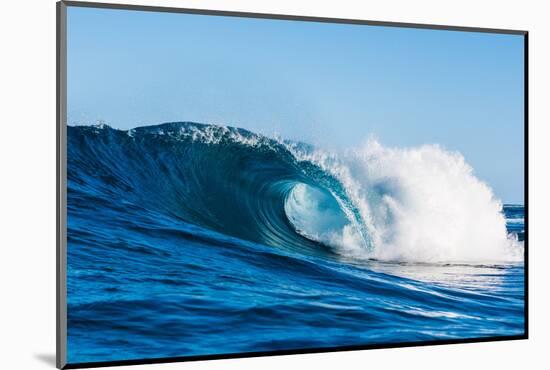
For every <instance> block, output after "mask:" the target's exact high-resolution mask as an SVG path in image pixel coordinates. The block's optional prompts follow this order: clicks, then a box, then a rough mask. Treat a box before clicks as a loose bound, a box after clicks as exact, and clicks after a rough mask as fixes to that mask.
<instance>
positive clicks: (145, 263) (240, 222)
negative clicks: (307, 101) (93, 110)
mask: <svg viewBox="0 0 550 370" xmlns="http://www.w3.org/2000/svg"><path fill="white" fill-rule="evenodd" d="M298 153H302V154H303V155H301V156H300V155H298ZM314 153H315V152H314V148H313V147H311V146H309V145H307V144H304V143H293V142H289V141H285V140H275V139H269V138H266V137H264V136H261V135H256V134H253V133H251V132H248V131H246V130H242V129H235V128H226V127H219V126H208V125H200V124H194V123H169V124H163V125H159V126H149V127H142V128H136V129H133V130H129V131H121V130H115V129H112V128H110V127H108V126H86V127H84V126H79V127H68V256H67V258H68V273H67V284H68V361H69V363H83V362H96V361H116V360H132V359H144V358H158V357H176V356H194V355H208V354H228V353H240V352H255V351H272V350H292V349H304V348H324V347H326V348H330V347H337V346H349V345H366V344H384V343H398V342H411V341H425V340H436V339H456V338H479V337H487V336H504V335H519V334H523V332H524V267H523V261H522V260H521V259H503V260H502V261H489V262H488V261H476V260H472V258H470V257H471V255H467V254H464V255H460V254H457V253H456V251H455V249H456V248H455V246H454V245H450V246H448V250H449V251H451V250H452V251H453V253H454V254H453V255H455V256H456V255H458V256H461V257H463V259H464V261H461V260H454V261H441V260H437V259H435V260H434V258H432V257H433V256H432V257H430V258H428V257H426V258H424V257H422V256H431V255H430V254H428V255H427V254H426V251H424V250H423V249H419V250H418V251H413V252H412V253H410V254H407V253H403V252H402V251H400V252H399V253H397V254H395V256H397V257H391V258H380V256H388V254H384V253H381V254H377V253H375V249H376V243H377V239H376V238H375V237H374V236H373V235H374V232H373V230H374V229H373V226H372V222H370V221H369V219H367V216H366V213H365V212H364V210H363V208H362V206H361V204H360V202H358V201H357V194H356V192H354V191H352V189H350V186H352V184H353V182H351V181H344V180H345V179H347V178H348V177H349V176H348V177H346V176H347V175H346V174H347V172H345V171H342V170H339V171H330V169H329V168H328V167H327V166H326V165H324V164H326V163H327V162H326V161H325V162H320V161H316V160H315V158H317V157H318V156H315V155H313V154H314ZM382 185H383V186H382ZM398 185H399V184H393V183H389V182H388V181H384V182H380V183H376V184H373V189H376V191H373V193H374V195H372V196H371V198H369V201H370V202H371V203H373V202H375V201H381V199H383V198H384V197H383V196H382V195H383V194H390V193H391V194H395V193H397V190H395V189H396V188H398V187H399V186H398ZM472 216H475V215H472ZM393 217H394V218H396V217H397V216H395V215H394V216H393ZM495 217H496V221H495V225H497V226H498V222H497V221H498V220H500V219H499V217H502V220H505V223H503V227H505V229H506V230H505V233H507V234H508V235H507V236H506V240H510V244H511V245H513V246H515V248H522V242H523V234H524V208H523V206H521V205H504V206H503V208H502V210H501V213H500V214H499V215H496V216H495ZM385 220H386V222H387V225H390V224H391V225H393V224H394V223H395V224H397V221H396V220H394V219H393V218H392V217H386V218H385ZM388 220H389V221H388ZM418 222H419V223H420V215H419V220H418ZM503 222H504V221H503ZM387 225H386V226H387ZM399 225H400V226H399V227H401V228H402V229H405V230H409V229H408V228H405V226H403V224H402V223H400V224H399ZM413 225H414V220H413ZM488 225H489V224H488ZM491 225H492V224H491ZM487 227H489V226H487ZM491 227H492V226H491ZM472 228H475V227H474V226H472ZM387 229H388V227H386V228H385V229H384V230H386V231H385V233H382V232H381V233H380V235H387V234H388V232H387ZM412 230H415V228H414V227H413V228H412ZM437 231H438V230H433V232H434V233H435V232H437ZM403 232H404V231H402V232H400V235H401V234H403ZM408 232H409V234H405V235H417V234H414V233H412V232H410V231H408ZM491 235H492V234H491ZM449 237H451V236H449ZM349 245H353V246H355V247H357V248H356V249H353V248H352V249H350V250H349V253H347V251H348V249H346V248H347V247H348V246H349ZM343 250H344V251H346V253H343ZM357 250H359V251H360V253H363V251H364V258H360V256H358V252H357ZM396 250H400V249H399V248H396ZM399 256H403V258H399ZM411 256H412V258H411ZM416 256H417V257H418V258H414V257H416ZM459 259H460V258H459Z"/></svg>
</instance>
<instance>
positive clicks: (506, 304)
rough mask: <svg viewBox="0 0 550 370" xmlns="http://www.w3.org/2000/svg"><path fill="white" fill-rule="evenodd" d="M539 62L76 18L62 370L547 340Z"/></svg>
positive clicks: (486, 50)
mask: <svg viewBox="0 0 550 370" xmlns="http://www.w3.org/2000/svg"><path fill="white" fill-rule="evenodd" d="M526 60H527V32H524V31H513V30H494V29H477V28H461V27H451V26H430V25H417V24H399V23H384V22H374V21H361V20H347V19H327V18H312V17H300V16H284V15H271V14H251V13H233V12H221V11H211V10H194V9H175V8H157V7H143V6H131V5H113V4H99V3H83V2H82V3H81V2H61V3H58V102H57V105H58V230H57V234H58V266H57V268H58V281H57V288H58V317H57V319H58V337H57V340H58V343H57V346H58V355H57V356H58V357H57V360H58V367H60V368H76V367H91V366H109V365H122V364H141V363H154V362H169V361H186V360H197V359H214V358H230V357H249V356H263V355H274V354H298V353H313V352H326V351H341V350H356V349H371V348H387V347H403V346H416V345H427V344H430V345H434V344H450V343H464V342H478V341H492V340H509V339H524V338H527V309H526V307H527V306H526V305H527V300H526V293H527V292H526V281H527V273H526V272H527V266H526V262H527V258H526V255H527V223H526V216H527V213H526V207H527V202H526V200H527V196H526V190H527V187H526V180H527V176H526V172H527V157H526V155H527V136H526V131H527V111H526V109H527V94H526V91H527V90H526V88H527V63H526Z"/></svg>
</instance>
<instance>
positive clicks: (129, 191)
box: [68, 122, 522, 262]
mask: <svg viewBox="0 0 550 370" xmlns="http://www.w3.org/2000/svg"><path fill="white" fill-rule="evenodd" d="M68 134H69V135H68V137H69V141H70V145H69V155H68V159H69V161H70V162H71V163H70V166H69V172H68V176H69V186H70V187H71V186H72V189H73V191H78V190H79V189H81V190H84V189H88V190H90V189H93V191H94V192H96V193H97V192H100V193H101V192H103V193H105V194H109V195H113V194H118V195H119V196H120V198H121V199H126V200H128V201H131V202H135V203H136V204H141V205H143V206H145V207H147V208H148V209H150V210H151V211H155V212H158V213H160V214H165V215H167V216H168V217H173V218H176V219H180V220H183V221H185V222H189V223H191V224H196V225H199V226H201V227H205V228H208V229H212V230H215V231H217V232H219V233H222V234H226V235H228V236H233V237H237V238H241V239H244V240H248V241H252V242H257V243H261V244H264V245H269V246H273V247H277V248H284V249H289V250H293V251H300V252H306V253H315V254H319V253H321V254H325V255H326V254H327V253H328V254H329V255H330V254H333V255H334V254H336V255H344V256H347V257H352V258H359V259H372V258H374V259H381V260H390V261H415V262H449V261H454V262H474V261H475V262H479V261H517V260H521V255H522V249H521V248H522V245H521V243H518V242H514V241H512V240H510V238H508V237H507V223H506V219H505V217H504V215H503V213H502V209H503V207H502V204H501V202H500V201H498V200H497V199H496V198H495V197H494V194H493V193H492V191H491V189H490V187H489V186H488V185H487V184H485V183H483V182H482V181H480V180H478V179H477V178H476V177H475V175H474V172H473V169H472V168H471V167H470V166H469V165H468V164H467V163H466V161H465V160H464V157H463V156H462V155H460V154H459V153H454V152H449V151H446V150H444V149H443V148H441V147H440V146H437V145H431V146H422V147H418V148H407V149H402V148H386V147H383V146H382V145H380V144H379V143H378V142H376V141H372V140H371V141H368V142H367V143H366V144H365V145H364V146H363V147H361V148H358V149H356V150H348V151H347V152H345V153H332V152H327V151H323V150H320V149H318V148H314V147H312V146H310V145H307V144H304V143H296V142H290V141H283V140H278V139H272V138H268V137H265V136H262V135H258V134H255V133H252V132H250V131H247V130H244V129H240V128H234V127H224V126H216V125H203V124H198V123H191V122H175V123H166V124H162V125H156V126H147V127H138V128H135V129H131V130H128V131H122V130H115V129H112V128H110V127H108V126H102V127H99V126H79V127H69V129H68ZM511 223H512V222H511V221H509V222H508V224H509V225H510V224H511Z"/></svg>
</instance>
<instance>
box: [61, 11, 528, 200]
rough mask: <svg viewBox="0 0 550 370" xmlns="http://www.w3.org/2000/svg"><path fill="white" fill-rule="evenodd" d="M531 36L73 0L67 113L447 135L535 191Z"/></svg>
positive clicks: (336, 140) (307, 137) (481, 165)
mask: <svg viewBox="0 0 550 370" xmlns="http://www.w3.org/2000/svg"><path fill="white" fill-rule="evenodd" d="M523 83H524V82H523V37H522V36H518V35H497V34H483V33H471V32H456V31H435V30H420V29H410V28H393V27H375V26H360V25H342V24H327V23H311V22H296V21H281V20H265V19H264V20H259V19H250V18H232V17H218V16H204V15H186V14H171V13H153V12H141V11H125V10H109V9H93V8H76V7H69V9H68V120H69V124H94V123H97V121H99V120H103V121H105V122H106V123H107V124H109V125H111V126H113V127H117V128H125V129H126V128H131V127H136V126H142V125H150V124H157V123H162V122H168V121H196V122H203V123H216V124H227V125H232V126H238V127H243V128H247V129H249V130H252V131H255V132H260V133H264V134H268V135H269V134H274V133H277V134H280V135H281V136H283V137H285V138H291V139H299V140H303V141H307V142H311V143H313V144H317V145H321V146H331V147H337V148H341V147H352V146H356V145H359V144H360V143H361V142H363V141H364V140H365V139H366V138H368V137H369V136H371V135H374V136H376V137H377V138H378V139H379V140H380V141H381V142H382V143H383V144H384V145H389V146H416V145H421V144H428V143H438V144H441V145H442V146H444V147H445V148H447V149H450V150H458V151H460V152H461V153H462V154H463V155H464V156H465V158H466V160H467V161H468V162H469V163H470V164H471V165H472V166H473V167H474V169H475V172H476V175H477V176H478V177H480V178H481V179H483V180H484V181H486V182H488V183H489V184H490V185H491V187H492V188H493V189H494V190H495V192H496V194H497V196H498V197H499V198H501V199H502V200H503V201H504V202H519V203H521V202H522V200H523V189H524V183H523V173H524V172H523V171H524V168H523V162H524V158H523V140H524V137H523V87H524V85H523Z"/></svg>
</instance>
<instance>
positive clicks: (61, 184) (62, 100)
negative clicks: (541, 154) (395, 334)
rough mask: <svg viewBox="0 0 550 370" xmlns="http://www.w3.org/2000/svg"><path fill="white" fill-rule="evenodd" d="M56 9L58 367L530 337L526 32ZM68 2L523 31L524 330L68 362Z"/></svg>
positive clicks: (64, 5)
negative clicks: (499, 333) (517, 332)
mask: <svg viewBox="0 0 550 370" xmlns="http://www.w3.org/2000/svg"><path fill="white" fill-rule="evenodd" d="M56 5H57V6H56V11H57V40H56V41H57V63H56V73H57V85H56V88H57V94H56V98H57V99H56V112H57V117H56V118H57V146H56V150H57V152H56V169H57V172H56V174H57V175H56V176H57V188H56V189H57V191H56V198H57V199H56V200H57V215H56V216H57V218H56V220H57V222H56V230H57V233H56V235H57V250H56V252H57V253H56V292H57V301H56V302H57V310H56V366H57V368H59V369H79V368H93V367H105V366H124V365H142V364H158V363H170V362H184V361H201V360H218V359H231V358H247V357H264V356H280V355H296V354H309V353H322V352H342V351H357V350H366V349H382V348H402V347H421V346H433V345H445V344H461V343H481V342H497V341H507V340H519V339H528V338H529V334H528V332H529V305H528V304H529V299H528V297H529V258H528V257H529V254H528V252H529V247H528V240H529V206H528V204H529V202H528V198H529V196H528V194H529V190H528V189H529V177H528V174H529V161H528V157H529V145H528V144H529V130H528V121H529V114H528V113H529V48H528V46H529V37H528V36H529V32H528V31H524V30H511V29H494V28H477V27H460V26H449V25H432V24H421V23H400V22H383V21H370V20H359V19H344V18H325V17H312V16H299V15H283V14H266V13H250V12H232V11H222V10H207V9H191V8H174V7H159V6H145V5H131V4H111V3H97V2H83V1H64V0H62V1H59V2H57V4H56ZM67 7H85V8H102V9H119V10H136V11H148V12H165V13H184V14H199V15H211V16H226V17H241V18H259V19H276V20H295V21H305V22H322V23H340V24H357V25H369V26H385V27H400V28H417V29H418V28H421V29H431V30H446V31H462V32H478V33H479V32H482V33H495V34H511V35H521V36H523V39H524V186H525V190H524V199H523V200H524V209H525V239H524V271H525V273H524V334H522V335H505V336H494V337H480V338H464V339H442V340H432V341H418V342H395V343H384V344H369V345H353V346H339V347H321V348H305V349H291V350H274V351H259V352H239V353H222V354H213V355H197V356H178V357H161V358H146V359H134V360H117V361H99V362H84V363H74V364H73V363H67V362H66V360H67V342H66V341H67V312H66V309H67V299H66V298H67V290H66V278H67V276H66V268H67V260H66V258H67V254H66V252H67V243H66V239H67V235H66V205H67V203H66V185H67V184H66V178H67V174H66V158H67V155H66V122H67V112H66V108H67V44H66V40H67V23H66V17H67V13H66V10H67Z"/></svg>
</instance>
